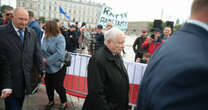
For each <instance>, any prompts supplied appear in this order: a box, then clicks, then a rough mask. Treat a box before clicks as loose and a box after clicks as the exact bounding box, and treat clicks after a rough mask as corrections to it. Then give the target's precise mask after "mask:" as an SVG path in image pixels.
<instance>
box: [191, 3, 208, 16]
mask: <svg viewBox="0 0 208 110" xmlns="http://www.w3.org/2000/svg"><path fill="white" fill-rule="evenodd" d="M199 11H208V0H193V3H192V7H191V13H197V12H199Z"/></svg>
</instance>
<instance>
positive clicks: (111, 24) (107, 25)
mask: <svg viewBox="0 0 208 110" xmlns="http://www.w3.org/2000/svg"><path fill="white" fill-rule="evenodd" d="M111 28H113V23H112V22H108V23H107V24H106V27H105V30H106V31H108V30H110V29H111Z"/></svg>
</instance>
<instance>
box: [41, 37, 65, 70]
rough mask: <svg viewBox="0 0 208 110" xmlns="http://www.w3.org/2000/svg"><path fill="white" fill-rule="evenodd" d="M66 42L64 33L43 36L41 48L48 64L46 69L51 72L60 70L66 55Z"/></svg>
mask: <svg viewBox="0 0 208 110" xmlns="http://www.w3.org/2000/svg"><path fill="white" fill-rule="evenodd" d="M65 48H66V42H65V38H64V36H63V35H61V34H59V35H57V36H55V37H50V38H46V37H44V38H43V42H42V45H41V50H42V54H43V57H44V58H46V63H47V66H46V68H45V71H46V72H47V73H49V74H53V73H56V72H58V71H59V70H60V69H61V67H62V62H63V61H64V56H65Z"/></svg>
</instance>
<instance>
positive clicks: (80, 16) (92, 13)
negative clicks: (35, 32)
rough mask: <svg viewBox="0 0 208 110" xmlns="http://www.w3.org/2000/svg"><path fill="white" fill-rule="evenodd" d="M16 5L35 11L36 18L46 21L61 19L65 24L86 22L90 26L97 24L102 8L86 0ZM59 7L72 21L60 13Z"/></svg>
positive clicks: (35, 0)
mask: <svg viewBox="0 0 208 110" xmlns="http://www.w3.org/2000/svg"><path fill="white" fill-rule="evenodd" d="M16 5H17V7H23V8H25V9H27V10H30V11H33V12H34V14H35V15H36V17H45V18H46V20H48V19H51V20H52V19H59V21H61V22H63V23H65V24H68V23H71V22H76V21H77V22H79V23H80V24H81V23H82V22H85V23H86V24H87V25H89V26H95V25H96V24H97V21H98V19H99V16H100V11H101V8H102V5H101V4H99V3H94V2H91V1H86V0H85V1H84V0H17V2H16ZM59 7H61V8H62V9H63V10H64V11H65V12H66V13H67V14H66V15H67V16H70V19H68V18H67V17H66V16H65V15H63V14H61V13H60V11H59Z"/></svg>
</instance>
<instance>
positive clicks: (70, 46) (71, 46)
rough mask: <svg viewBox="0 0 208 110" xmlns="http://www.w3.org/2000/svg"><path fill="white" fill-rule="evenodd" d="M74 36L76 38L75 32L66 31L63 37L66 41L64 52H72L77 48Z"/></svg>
mask: <svg viewBox="0 0 208 110" xmlns="http://www.w3.org/2000/svg"><path fill="white" fill-rule="evenodd" d="M70 36H72V37H70ZM76 36H77V32H76V31H67V32H66V36H64V37H65V40H66V50H67V51H68V52H74V51H75V50H76V47H77V43H76Z"/></svg>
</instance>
